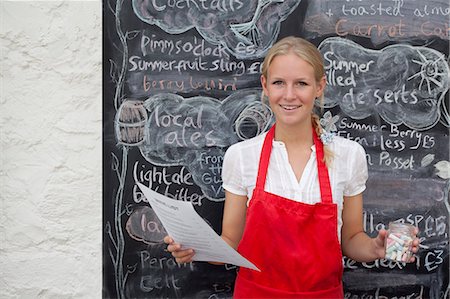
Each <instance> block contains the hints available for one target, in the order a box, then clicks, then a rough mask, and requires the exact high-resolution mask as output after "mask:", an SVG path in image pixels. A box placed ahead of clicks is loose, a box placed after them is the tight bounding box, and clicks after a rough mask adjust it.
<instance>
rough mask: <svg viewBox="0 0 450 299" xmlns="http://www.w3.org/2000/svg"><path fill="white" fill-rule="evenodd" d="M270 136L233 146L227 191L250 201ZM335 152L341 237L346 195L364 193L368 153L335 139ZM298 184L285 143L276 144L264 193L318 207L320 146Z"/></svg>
mask: <svg viewBox="0 0 450 299" xmlns="http://www.w3.org/2000/svg"><path fill="white" fill-rule="evenodd" d="M265 136H266V133H264V134H261V135H259V136H256V137H254V138H251V139H248V140H245V141H242V142H239V143H236V144H233V145H232V146H230V147H229V148H228V150H227V151H226V153H225V156H224V160H223V165H222V180H223V188H224V189H225V190H227V191H229V192H231V193H234V194H237V195H245V196H247V197H248V199H249V200H248V201H247V205H248V202H249V201H250V199H251V197H252V194H253V190H254V188H255V185H256V175H257V172H258V164H259V157H260V154H261V149H262V145H263V142H264V138H265ZM328 147H329V148H330V149H331V152H332V153H333V159H332V163H331V165H330V166H329V168H328V173H329V177H330V184H331V190H332V195H333V202H334V203H336V204H337V206H338V236H339V240H340V235H341V234H340V231H341V227H342V207H343V201H344V198H343V197H344V196H354V195H358V194H359V193H361V192H363V191H364V190H365V188H366V181H367V178H368V171H367V162H366V153H365V150H364V148H363V147H362V146H361V145H360V144H359V143H357V142H355V141H352V140H348V139H345V138H342V137H338V136H334V138H333V141H332V142H331V143H330V144H329V145H328ZM311 149H312V153H311V156H310V158H309V161H308V163H307V164H306V166H305V169H304V170H303V173H302V177H301V178H300V181H297V178H296V177H295V174H294V171H293V169H292V167H291V165H290V164H289V160H288V154H287V151H286V147H285V145H284V143H283V142H280V141H273V143H272V153H271V156H270V162H269V169H268V173H267V178H266V185H265V188H264V190H265V191H267V192H270V193H273V194H276V195H279V196H282V197H285V198H288V199H292V200H295V201H299V202H303V203H307V204H314V203H317V202H320V187H319V179H318V173H317V163H316V147H315V146H314V145H313V146H312V147H311Z"/></svg>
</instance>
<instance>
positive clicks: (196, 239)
mask: <svg viewBox="0 0 450 299" xmlns="http://www.w3.org/2000/svg"><path fill="white" fill-rule="evenodd" d="M136 184H137V185H138V187H139V188H140V189H141V191H142V193H144V196H145V197H146V198H147V200H148V202H149V203H150V205H151V207H152V209H153V211H154V212H155V213H156V215H157V216H158V218H159V220H160V221H161V223H162V225H163V226H164V228H165V229H166V231H167V233H168V234H169V235H170V236H171V237H172V238H173V239H174V240H175V241H176V242H177V243H180V244H182V246H183V247H186V248H192V249H194V251H195V255H194V258H193V260H194V261H210V262H221V263H226V264H233V265H236V266H240V267H246V268H250V269H253V270H256V271H260V270H259V269H258V268H257V267H256V266H255V265H254V264H252V263H251V262H250V261H249V260H247V259H246V258H244V257H243V256H242V255H240V254H239V253H238V252H237V251H236V250H235V249H234V248H232V247H231V246H230V245H228V244H227V243H226V242H225V241H224V240H223V239H222V238H221V237H220V236H219V235H217V233H216V232H215V231H214V230H213V229H212V228H211V227H210V226H209V225H208V224H207V223H206V222H205V221H204V220H203V219H202V217H200V216H199V215H198V214H197V212H196V211H195V209H194V207H193V206H192V204H191V203H190V202H185V201H180V200H174V199H172V198H169V197H167V196H164V195H162V194H159V193H158V192H155V191H153V190H151V189H150V188H148V187H146V186H144V185H143V184H141V183H139V182H136Z"/></svg>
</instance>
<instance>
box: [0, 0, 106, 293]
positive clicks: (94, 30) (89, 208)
mask: <svg viewBox="0 0 450 299" xmlns="http://www.w3.org/2000/svg"><path fill="white" fill-rule="evenodd" d="M0 1H1V2H0V22H1V25H0V26H1V27H0V43H1V57H0V58H1V65H0V80H1V86H0V96H1V98H0V140H1V143H0V298H58V299H60V298H101V280H102V272H101V270H102V254H101V246H102V244H101V237H102V235H101V233H102V230H101V228H102V192H101V190H102V189H101V186H102V169H101V167H102V162H101V161H102V143H101V142H102V140H101V134H102V115H101V113H102V96H101V95H102V86H101V66H102V65H101V59H102V53H101V51H102V50H101V44H102V40H101V36H102V27H101V20H102V10H101V9H102V3H101V1H64V2H62V1H3V0H0Z"/></svg>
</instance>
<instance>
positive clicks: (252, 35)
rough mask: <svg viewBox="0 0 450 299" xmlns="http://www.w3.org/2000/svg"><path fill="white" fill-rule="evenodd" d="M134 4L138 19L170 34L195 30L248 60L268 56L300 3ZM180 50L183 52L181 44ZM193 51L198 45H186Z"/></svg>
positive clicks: (157, 0)
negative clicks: (288, 17) (283, 26)
mask: <svg viewBox="0 0 450 299" xmlns="http://www.w3.org/2000/svg"><path fill="white" fill-rule="evenodd" d="M132 3H133V9H134V12H135V14H136V16H137V17H138V18H139V19H140V20H142V21H143V22H146V23H148V24H151V25H157V26H159V27H160V28H161V29H163V30H164V31H166V32H167V33H170V34H180V33H183V32H186V31H188V30H189V29H191V28H196V29H197V31H198V33H199V34H200V35H201V36H202V37H203V38H204V39H205V40H206V41H208V42H209V43H211V44H213V45H216V46H219V47H223V48H225V49H227V51H228V52H229V53H231V54H232V55H234V56H235V57H237V58H246V59H249V58H259V57H262V56H263V55H264V54H265V53H266V51H267V49H268V48H269V47H270V46H271V45H272V44H273V42H274V41H275V39H276V36H277V35H278V32H279V30H280V23H281V22H282V21H283V20H285V19H286V18H287V16H289V14H290V13H291V12H292V11H293V10H294V9H295V8H296V7H297V5H298V4H299V3H300V1H296V0H295V1H294V0H259V1H241V0H227V1H205V0H191V1H185V0H178V1H166V0H165V1H162V0H153V1H143V0H133V2H132ZM147 41H148V39H146V42H145V43H147ZM147 45H149V44H148V43H147ZM147 45H146V47H147ZM150 47H152V45H151V44H150ZM153 47H155V46H153ZM157 47H161V48H162V47H164V49H169V50H170V49H172V50H173V49H174V45H170V44H169V45H166V44H165V43H162V44H160V43H158V44H157V45H156V48H157ZM175 47H176V45H175ZM180 49H183V47H181V45H180ZM194 49H195V46H192V47H191V46H186V50H187V51H193V50H194ZM198 49H200V48H198ZM186 50H183V51H186Z"/></svg>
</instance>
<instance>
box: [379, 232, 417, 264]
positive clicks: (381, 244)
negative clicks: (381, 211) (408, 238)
mask: <svg viewBox="0 0 450 299" xmlns="http://www.w3.org/2000/svg"><path fill="white" fill-rule="evenodd" d="M418 233H419V229H418V228H417V227H416V228H415V230H414V235H415V236H416V237H415V238H414V240H413V241H412V246H411V251H412V253H414V254H415V253H417V252H418V251H419V245H420V240H419V238H417V234H418ZM386 237H387V231H386V230H384V229H381V230H380V231H379V232H378V235H377V237H376V238H374V239H373V240H374V243H375V251H376V253H377V255H378V256H379V258H380V259H384V257H385V255H386V249H385V247H384V243H385V239H386ZM415 260H416V258H415V257H414V255H412V256H411V258H410V259H409V261H407V263H413V262H414V261H415Z"/></svg>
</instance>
